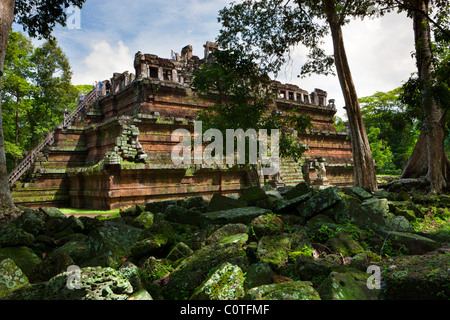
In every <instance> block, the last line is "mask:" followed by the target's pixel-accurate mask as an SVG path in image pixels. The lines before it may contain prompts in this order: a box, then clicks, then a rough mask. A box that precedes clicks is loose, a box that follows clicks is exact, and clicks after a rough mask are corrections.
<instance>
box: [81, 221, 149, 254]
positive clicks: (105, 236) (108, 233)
mask: <svg viewBox="0 0 450 320" xmlns="http://www.w3.org/2000/svg"><path fill="white" fill-rule="evenodd" d="M141 233H142V229H140V228H135V227H131V226H128V225H125V224H119V223H113V222H105V223H104V224H103V226H102V227H100V228H97V229H94V230H93V231H91V232H90V233H89V240H88V242H87V246H88V248H89V249H90V250H91V252H92V253H93V254H95V255H109V256H113V257H115V258H122V257H128V256H130V255H131V251H132V250H131V249H132V247H133V246H134V245H135V243H136V242H137V241H138V240H139V238H140V236H141Z"/></svg>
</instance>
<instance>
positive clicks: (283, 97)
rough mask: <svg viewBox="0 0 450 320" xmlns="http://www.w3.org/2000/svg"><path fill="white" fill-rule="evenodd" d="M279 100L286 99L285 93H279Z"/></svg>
mask: <svg viewBox="0 0 450 320" xmlns="http://www.w3.org/2000/svg"><path fill="white" fill-rule="evenodd" d="M280 99H286V91H280Z"/></svg>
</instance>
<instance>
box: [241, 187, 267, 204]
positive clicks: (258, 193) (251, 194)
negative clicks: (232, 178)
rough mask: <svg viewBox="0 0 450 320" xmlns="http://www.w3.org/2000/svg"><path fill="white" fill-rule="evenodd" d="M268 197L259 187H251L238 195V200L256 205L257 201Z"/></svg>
mask: <svg viewBox="0 0 450 320" xmlns="http://www.w3.org/2000/svg"><path fill="white" fill-rule="evenodd" d="M266 199H268V195H267V194H266V192H265V191H264V190H262V189H261V188H260V187H251V188H249V189H248V190H246V191H244V193H243V194H242V195H241V196H240V197H239V199H238V200H240V201H245V202H246V203H247V204H248V205H249V206H256V205H257V203H258V202H259V201H263V200H266Z"/></svg>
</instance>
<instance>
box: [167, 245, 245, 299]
mask: <svg viewBox="0 0 450 320" xmlns="http://www.w3.org/2000/svg"><path fill="white" fill-rule="evenodd" d="M224 262H229V263H231V264H233V265H237V266H239V267H240V268H241V269H245V266H246V265H247V264H248V260H247V258H246V255H245V251H244V249H243V247H242V245H240V244H236V243H231V244H217V243H214V244H211V245H207V246H205V247H203V248H201V249H199V250H197V251H195V252H194V253H193V254H192V255H191V256H190V257H187V258H186V259H184V260H183V261H182V262H181V263H180V265H178V266H177V268H176V269H175V270H174V271H173V272H172V273H171V274H170V276H169V282H168V284H167V285H166V286H165V287H164V289H163V294H164V296H165V298H166V299H188V298H189V297H190V296H191V295H192V294H193V293H194V291H195V288H196V287H198V286H199V285H200V284H201V283H202V282H203V281H205V280H206V277H207V275H208V272H209V271H210V270H211V269H213V268H215V267H218V266H220V265H221V264H222V263H224Z"/></svg>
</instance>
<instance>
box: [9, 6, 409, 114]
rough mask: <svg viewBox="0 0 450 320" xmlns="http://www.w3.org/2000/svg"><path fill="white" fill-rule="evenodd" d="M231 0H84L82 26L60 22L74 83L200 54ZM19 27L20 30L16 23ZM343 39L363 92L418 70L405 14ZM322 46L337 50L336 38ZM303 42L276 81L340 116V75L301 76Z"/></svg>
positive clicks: (348, 32)
mask: <svg viewBox="0 0 450 320" xmlns="http://www.w3.org/2000/svg"><path fill="white" fill-rule="evenodd" d="M229 2H230V1H229V0H178V1H162V0H129V1H123V0H108V1H101V0H87V1H86V3H85V4H84V6H83V8H82V9H81V11H80V17H81V23H80V29H70V28H67V27H61V26H59V27H57V28H56V29H55V31H54V35H55V36H56V38H57V40H58V43H59V45H60V46H61V47H62V49H63V50H64V52H65V53H66V55H67V57H68V58H69V60H70V63H71V66H72V71H73V83H74V84H93V83H94V82H95V81H101V80H105V79H109V78H111V77H112V74H113V73H114V72H124V71H130V72H132V73H134V67H133V59H134V55H135V53H136V52H137V51H141V52H143V53H153V54H156V55H159V56H160V57H164V58H170V52H171V50H174V51H175V52H180V51H181V48H182V47H184V46H186V45H188V44H190V45H192V46H193V48H194V54H195V55H198V56H200V57H201V58H202V57H203V44H205V42H206V41H214V40H215V38H216V37H217V35H218V33H219V30H220V25H219V23H218V22H217V17H218V11H219V10H220V9H222V8H223V7H224V6H226V5H228V4H229ZM15 29H16V30H19V29H20V28H18V27H17V26H16V27H15ZM344 40H345V45H346V49H347V54H348V57H349V61H350V67H351V71H352V74H353V78H354V82H355V85H356V88H357V91H358V95H359V97H364V96H368V95H371V94H373V93H375V92H376V91H388V90H392V89H394V88H396V87H398V86H400V85H401V84H402V81H405V80H407V79H408V77H409V76H410V74H411V73H413V72H415V61H414V59H413V58H412V57H411V52H412V51H413V50H414V45H413V30H412V22H411V20H410V19H408V18H407V17H406V16H404V15H398V14H390V15H388V16H385V17H383V18H381V19H375V20H364V21H359V20H355V21H352V22H351V23H350V24H349V25H348V26H346V27H345V29H344ZM325 47H326V48H327V50H328V52H329V53H330V54H331V53H332V45H331V39H327V40H326V43H325ZM305 54H306V52H305V50H304V49H303V48H301V47H298V48H296V49H295V50H294V53H293V54H292V62H291V63H290V64H288V65H286V67H285V68H283V70H282V72H281V73H280V75H279V77H278V79H277V80H279V81H281V82H285V83H293V84H296V85H298V86H300V87H301V88H303V89H305V90H307V91H310V92H312V91H313V90H314V88H320V89H323V90H325V91H327V92H328V98H330V99H332V98H334V99H336V105H337V107H338V110H339V113H338V114H339V115H343V114H344V111H343V109H342V107H343V106H344V101H343V97H342V93H341V89H340V86H339V81H338V79H337V77H332V76H329V77H324V76H312V77H309V78H306V79H298V78H297V74H298V70H299V68H300V66H301V64H302V62H304V61H305Z"/></svg>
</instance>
